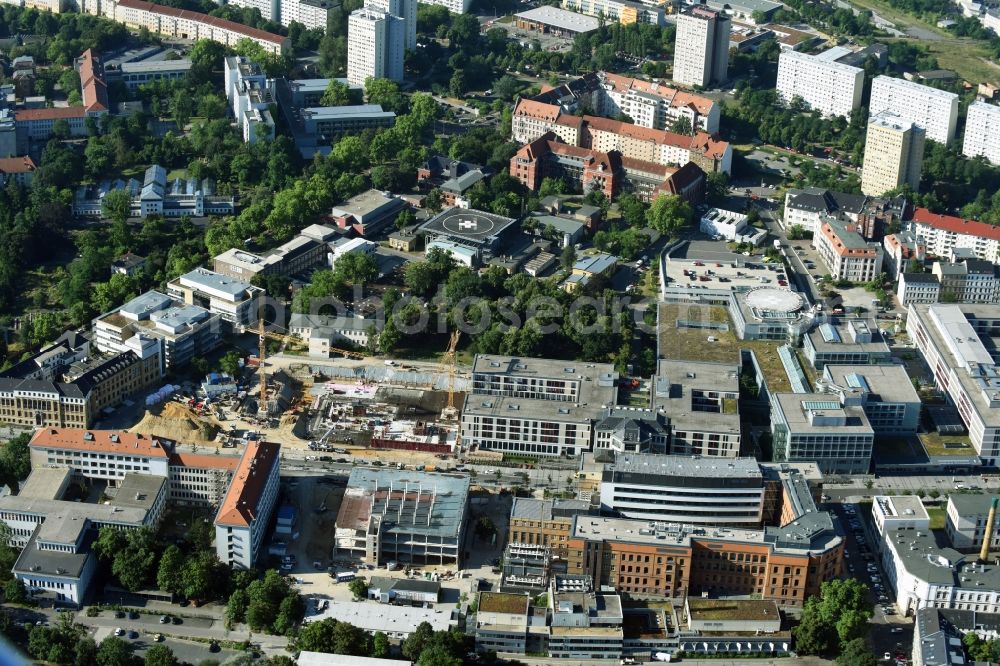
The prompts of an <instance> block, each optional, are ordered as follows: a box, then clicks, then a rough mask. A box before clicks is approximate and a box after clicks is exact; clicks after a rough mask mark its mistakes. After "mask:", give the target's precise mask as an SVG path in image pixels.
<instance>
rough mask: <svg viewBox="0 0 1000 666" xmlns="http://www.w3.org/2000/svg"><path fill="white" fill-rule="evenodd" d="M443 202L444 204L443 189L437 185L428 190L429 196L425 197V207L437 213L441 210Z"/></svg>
mask: <svg viewBox="0 0 1000 666" xmlns="http://www.w3.org/2000/svg"><path fill="white" fill-rule="evenodd" d="M441 204H442V197H441V190H439V189H438V188H436V187H435V188H433V189H432V190H431V191H430V192H428V193H427V196H425V197H424V207H425V208H426V209H427V210H429V211H431V212H432V213H437V212H438V211H440V210H441Z"/></svg>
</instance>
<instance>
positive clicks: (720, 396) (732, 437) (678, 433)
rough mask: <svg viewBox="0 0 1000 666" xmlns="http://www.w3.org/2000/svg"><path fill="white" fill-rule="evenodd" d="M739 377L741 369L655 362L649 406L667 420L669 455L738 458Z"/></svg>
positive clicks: (703, 364) (723, 365) (739, 442)
mask: <svg viewBox="0 0 1000 666" xmlns="http://www.w3.org/2000/svg"><path fill="white" fill-rule="evenodd" d="M739 377H740V375H739V368H738V367H737V366H735V365H728V364H725V363H702V362H696V361H671V360H666V359H661V360H660V361H658V362H657V366H656V376H655V377H653V407H654V409H656V410H657V412H662V413H663V414H665V415H666V417H667V422H668V428H669V436H670V440H669V443H668V451H669V452H670V453H672V454H676V455H698V456H708V457H722V458H735V457H737V456H738V455H739V454H740V444H741V442H742V432H741V427H740V415H739V395H740V387H739V383H740V382H739Z"/></svg>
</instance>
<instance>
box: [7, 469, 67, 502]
mask: <svg viewBox="0 0 1000 666" xmlns="http://www.w3.org/2000/svg"><path fill="white" fill-rule="evenodd" d="M71 474H72V470H71V469H70V468H69V467H34V468H32V470H31V474H29V475H28V478H27V479H25V481H24V483H22V484H21V488H20V490H19V491H18V493H17V496H18V497H23V498H24V499H36V500H57V499H59V498H60V495H61V494H62V489H63V484H64V483H65V481H66V478H67V477H68V476H70V475H71Z"/></svg>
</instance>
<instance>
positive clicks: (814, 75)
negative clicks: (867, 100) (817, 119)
mask: <svg viewBox="0 0 1000 666" xmlns="http://www.w3.org/2000/svg"><path fill="white" fill-rule="evenodd" d="M864 87H865V70H863V69H861V68H860V67H851V66H850V65H845V64H843V63H839V62H836V61H835V60H829V59H827V58H824V57H823V54H820V55H816V56H811V55H807V54H805V53H799V52H798V51H782V52H781V56H779V58H778V83H777V90H778V96H779V97H780V98H781V101H782V102H784V103H785V104H791V103H792V101H793V100H795V99H799V100H801V101H802V102H804V103H805V105H806V106H807V107H808V108H809V109H812V110H814V111H819V112H820V113H821V114H823V115H824V116H845V117H847V116H850V115H851V113H853V112H854V111H857V110H858V108H860V107H861V93H862V92H864Z"/></svg>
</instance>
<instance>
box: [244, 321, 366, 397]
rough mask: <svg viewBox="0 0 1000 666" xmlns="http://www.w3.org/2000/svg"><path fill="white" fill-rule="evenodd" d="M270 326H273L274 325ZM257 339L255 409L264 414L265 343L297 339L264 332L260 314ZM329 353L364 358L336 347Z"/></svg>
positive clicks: (265, 391) (265, 387)
mask: <svg viewBox="0 0 1000 666" xmlns="http://www.w3.org/2000/svg"><path fill="white" fill-rule="evenodd" d="M271 325H272V326H275V324H271ZM282 330H284V329H282ZM257 339H258V340H257V341H258V349H257V359H258V360H259V361H260V365H259V366H258V368H257V375H258V376H259V377H260V394H259V396H258V399H257V409H258V411H259V412H261V413H264V412H266V411H267V372H266V370H265V364H264V360H265V358H266V357H267V341H268V340H277V341H278V342H284V343H286V344H287V343H289V342H296V341H299V339H298V338H297V337H295V336H294V335H284V334H282V333H276V332H274V331H268V330H265V329H264V316H263V313H261V316H260V317H259V319H258V320H257ZM330 351H331V352H335V353H337V354H341V355H342V356H344V357H345V358H354V359H363V358H364V357H365V355H364V354H362V353H360V352H356V351H350V350H347V349H338V348H336V347H330Z"/></svg>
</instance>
